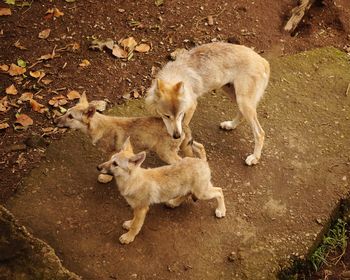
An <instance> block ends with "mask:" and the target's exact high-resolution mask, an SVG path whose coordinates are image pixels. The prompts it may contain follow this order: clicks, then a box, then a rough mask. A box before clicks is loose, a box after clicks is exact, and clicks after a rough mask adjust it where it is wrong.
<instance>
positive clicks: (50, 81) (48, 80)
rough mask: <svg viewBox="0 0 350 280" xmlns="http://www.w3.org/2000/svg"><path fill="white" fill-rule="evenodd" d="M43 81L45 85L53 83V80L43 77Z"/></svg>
mask: <svg viewBox="0 0 350 280" xmlns="http://www.w3.org/2000/svg"><path fill="white" fill-rule="evenodd" d="M41 82H42V83H43V84H44V85H49V84H51V83H52V80H50V79H42V80H41Z"/></svg>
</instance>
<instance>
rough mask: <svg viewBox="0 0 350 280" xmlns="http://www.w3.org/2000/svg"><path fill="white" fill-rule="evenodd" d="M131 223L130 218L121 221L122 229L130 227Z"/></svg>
mask: <svg viewBox="0 0 350 280" xmlns="http://www.w3.org/2000/svg"><path fill="white" fill-rule="evenodd" d="M131 224H132V220H129V221H125V222H124V223H123V229H126V230H129V229H130V227H131Z"/></svg>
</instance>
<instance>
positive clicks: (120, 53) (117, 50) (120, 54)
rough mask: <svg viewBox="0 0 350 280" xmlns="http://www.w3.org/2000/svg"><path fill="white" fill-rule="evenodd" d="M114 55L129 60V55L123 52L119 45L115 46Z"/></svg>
mask: <svg viewBox="0 0 350 280" xmlns="http://www.w3.org/2000/svg"><path fill="white" fill-rule="evenodd" d="M112 54H113V55H114V56H115V57H118V58H127V57H128V53H127V52H126V51H125V50H123V49H122V48H121V47H119V46H118V45H114V46H113V50H112Z"/></svg>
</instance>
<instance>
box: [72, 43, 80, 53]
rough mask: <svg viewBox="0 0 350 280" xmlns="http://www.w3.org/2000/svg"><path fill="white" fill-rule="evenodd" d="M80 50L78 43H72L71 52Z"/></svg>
mask: <svg viewBox="0 0 350 280" xmlns="http://www.w3.org/2000/svg"><path fill="white" fill-rule="evenodd" d="M79 49H80V44H79V43H73V44H72V50H73V51H77V50H79Z"/></svg>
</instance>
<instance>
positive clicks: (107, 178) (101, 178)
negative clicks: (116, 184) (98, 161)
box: [97, 174, 113, 184]
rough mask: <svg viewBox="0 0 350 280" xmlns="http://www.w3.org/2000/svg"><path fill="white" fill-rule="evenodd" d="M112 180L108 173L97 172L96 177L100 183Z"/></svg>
mask: <svg viewBox="0 0 350 280" xmlns="http://www.w3.org/2000/svg"><path fill="white" fill-rule="evenodd" d="M112 180H113V176H111V175H108V174H99V175H98V177H97V181H99V182H100V183H102V184H107V183H109V182H110V181H112Z"/></svg>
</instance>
